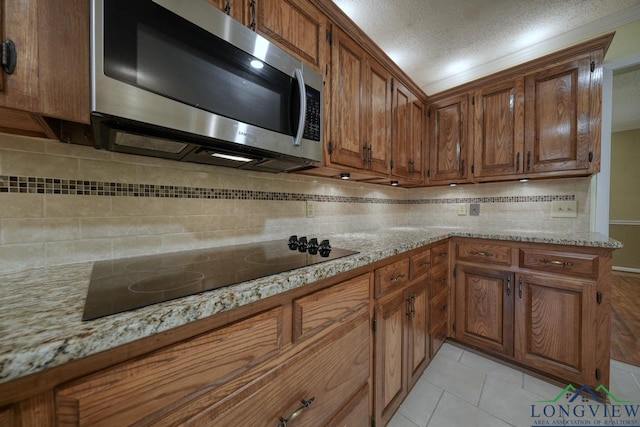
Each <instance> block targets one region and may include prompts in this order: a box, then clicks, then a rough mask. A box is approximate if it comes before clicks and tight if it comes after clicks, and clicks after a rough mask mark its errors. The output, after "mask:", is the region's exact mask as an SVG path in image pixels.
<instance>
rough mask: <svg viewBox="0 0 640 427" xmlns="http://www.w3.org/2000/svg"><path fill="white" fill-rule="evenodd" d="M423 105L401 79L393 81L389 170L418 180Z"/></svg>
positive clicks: (419, 173)
mask: <svg viewBox="0 0 640 427" xmlns="http://www.w3.org/2000/svg"><path fill="white" fill-rule="evenodd" d="M424 115H425V107H424V104H423V103H422V102H421V101H420V100H419V99H418V97H417V96H416V95H414V94H413V93H411V92H410V91H409V89H407V88H406V87H405V86H404V85H403V84H402V83H400V82H399V81H397V80H394V85H393V167H392V169H391V174H392V175H393V176H397V177H400V178H409V179H411V180H414V181H417V182H419V183H421V182H422V181H423V180H424V170H423V166H422V158H423V149H424V148H423V140H424V126H425V117H424Z"/></svg>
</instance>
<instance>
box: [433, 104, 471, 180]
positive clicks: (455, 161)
mask: <svg viewBox="0 0 640 427" xmlns="http://www.w3.org/2000/svg"><path fill="white" fill-rule="evenodd" d="M467 108H468V96H467V95H462V96H457V97H453V98H449V99H445V100H442V101H438V102H436V103H433V104H431V105H430V107H429V116H430V124H429V132H430V143H429V144H430V145H429V157H430V165H429V172H428V174H427V176H429V178H430V181H431V182H442V181H445V182H460V181H464V180H466V178H467V176H468V175H467V166H468V165H467V163H466V160H467V152H466V150H467V149H468V133H469V132H468V126H469V123H468V117H467V115H468V110H467Z"/></svg>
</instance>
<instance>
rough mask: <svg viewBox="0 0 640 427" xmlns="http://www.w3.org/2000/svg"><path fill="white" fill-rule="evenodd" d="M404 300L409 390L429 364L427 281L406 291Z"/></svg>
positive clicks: (420, 282)
mask: <svg viewBox="0 0 640 427" xmlns="http://www.w3.org/2000/svg"><path fill="white" fill-rule="evenodd" d="M405 300H407V302H408V304H409V311H410V313H411V314H410V316H408V317H409V319H408V324H409V328H408V331H407V332H408V333H407V336H408V339H407V358H408V360H407V386H408V388H409V389H410V388H411V387H413V385H414V384H415V383H416V381H418V379H419V378H420V374H422V372H423V371H424V368H426V366H427V363H428V362H429V332H428V322H427V319H428V318H429V313H428V309H429V303H428V300H427V280H426V279H425V280H421V281H419V282H418V283H416V284H415V285H413V286H411V287H410V288H409V289H407V290H406V291H405Z"/></svg>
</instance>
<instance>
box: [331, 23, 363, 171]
mask: <svg viewBox="0 0 640 427" xmlns="http://www.w3.org/2000/svg"><path fill="white" fill-rule="evenodd" d="M365 66H366V53H365V52H364V50H363V49H362V48H361V47H360V46H358V44H356V43H355V42H354V41H353V40H352V39H351V38H349V37H348V36H347V35H346V34H344V33H342V32H341V31H340V30H338V29H334V30H333V44H332V48H331V99H332V100H333V102H332V105H331V141H330V144H331V148H330V150H329V151H330V159H331V163H335V164H339V165H343V166H351V167H354V168H360V169H362V168H363V167H364V155H363V151H362V149H363V148H362V147H363V144H362V141H363V136H364V135H363V134H362V127H361V118H362V117H363V116H364V107H365V106H364V103H363V102H362V98H361V95H360V94H361V88H362V86H364V80H363V79H364V67H365ZM338 100H339V102H338Z"/></svg>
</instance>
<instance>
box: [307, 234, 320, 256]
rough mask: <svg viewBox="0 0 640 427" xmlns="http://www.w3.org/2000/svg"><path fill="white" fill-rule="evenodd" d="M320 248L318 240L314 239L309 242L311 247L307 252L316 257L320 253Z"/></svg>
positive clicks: (308, 247)
mask: <svg viewBox="0 0 640 427" xmlns="http://www.w3.org/2000/svg"><path fill="white" fill-rule="evenodd" d="M319 247H320V245H318V239H316V238H315V237H314V238H313V239H311V240H309V245H308V246H307V250H308V252H309V254H310V255H315V254H317V253H318V248H319Z"/></svg>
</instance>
